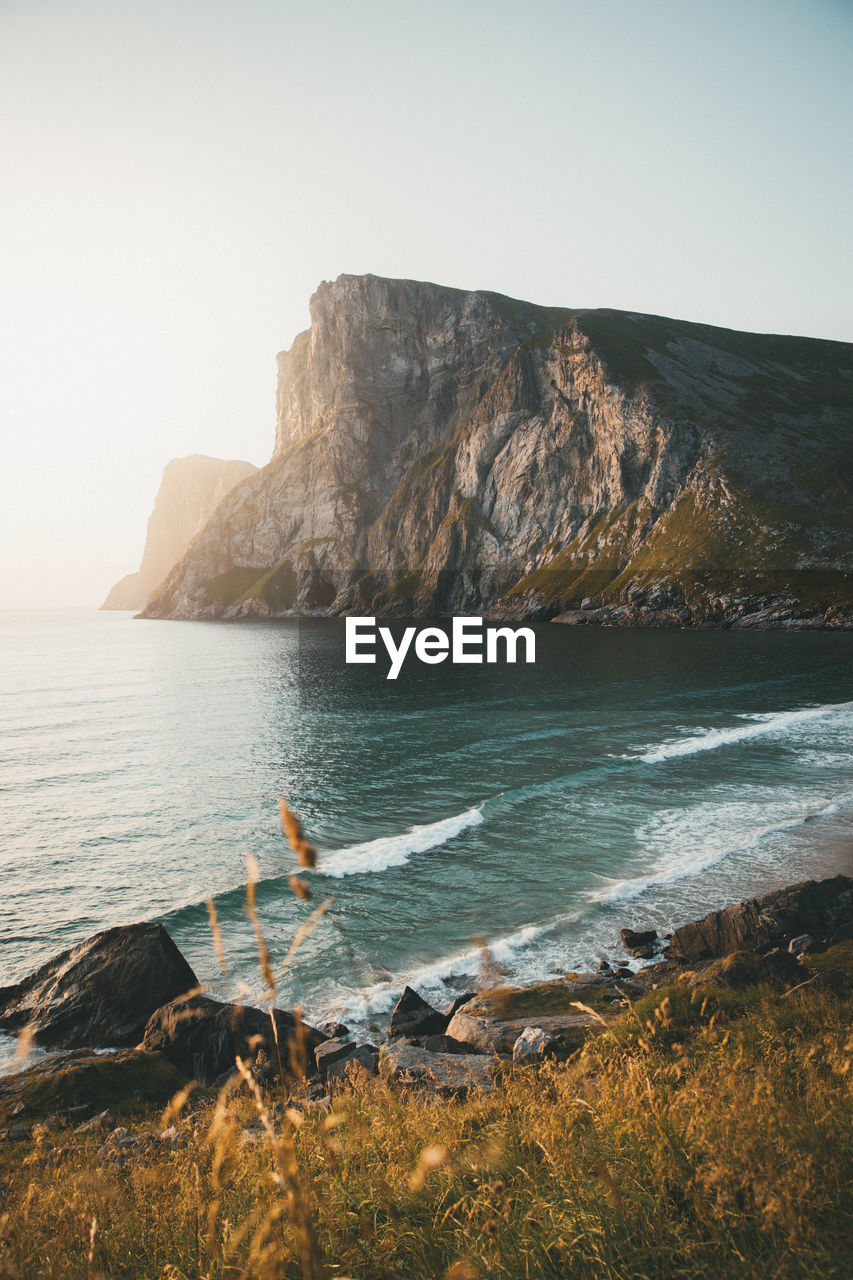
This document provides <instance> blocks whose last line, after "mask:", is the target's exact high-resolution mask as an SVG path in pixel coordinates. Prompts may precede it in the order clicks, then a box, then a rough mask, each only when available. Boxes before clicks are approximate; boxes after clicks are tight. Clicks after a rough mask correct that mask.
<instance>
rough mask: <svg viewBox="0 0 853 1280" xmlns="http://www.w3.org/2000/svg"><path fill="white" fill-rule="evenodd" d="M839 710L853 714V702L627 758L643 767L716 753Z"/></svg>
mask: <svg viewBox="0 0 853 1280" xmlns="http://www.w3.org/2000/svg"><path fill="white" fill-rule="evenodd" d="M839 711H847V712H850V711H853V702H833V703H827V704H826V705H825V706H822V707H806V708H805V709H804V710H802V711H779V712H775V713H773V714H770V715H765V716H762V717H761V718H760V719H759V718H756V719H751V722H750V723H749V724H744V725H736V726H734V727H732V728H730V729H706V730H704V731H703V732H702V733H698V734H694V735H693V736H692V737H689V738H676V739H674V740H672V741H670V742H664V743H661V745H660V746H658V747H655V748H654V750H652V751H646V752H644V753H643V754H641V755H638V756H628V757H625V758H626V759H630V760H640V761H642V762H643V763H644V764H659V763H660V762H661V761H663V760H674V759H677V758H678V757H679V756H692V755H695V754H696V753H697V752H699V751H715V750H716V749H717V748H718V747H728V746H732V745H733V744H734V743H738V742H749V741H750V740H751V739H753V738H759V737H762V736H763V735H765V734H770V733H780V732H784V731H786V730H789V729H792V728H795V727H796V726H797V725H800V724H804V723H806V722H807V721H809V720H819V719H821V718H822V717H824V716H830V715H834V714H835V713H836V712H839Z"/></svg>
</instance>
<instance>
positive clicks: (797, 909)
mask: <svg viewBox="0 0 853 1280" xmlns="http://www.w3.org/2000/svg"><path fill="white" fill-rule="evenodd" d="M804 933H808V934H811V936H812V937H813V938H815V939H817V940H818V941H819V942H820V943H833V942H839V941H841V940H842V939H843V938H850V937H853V879H851V878H850V876H833V877H832V878H831V879H828V880H806V881H804V882H803V883H801V884H795V885H790V886H789V887H788V888H786V889H777V890H775V892H773V893H766V894H763V895H762V896H761V897H759V898H747V899H745V900H744V901H743V902H738V903H735V905H734V906H730V907H725V908H724V909H723V910H722V911H712V912H710V913H709V914H708V915H707V916H704V917H703V918H702V919H701V920H694V921H692V922H691V923H690V924H685V925H682V926H681V928H680V929H676V930H675V932H674V933H673V935H672V939H671V940H670V944H669V947H668V949H667V953H666V954H667V955H668V956H669V957H670V958H671V959H674V960H677V961H680V962H682V963H684V962H686V963H688V964H692V963H694V962H695V961H697V960H704V959H707V958H709V957H713V956H725V955H729V954H730V953H731V952H733V951H763V950H767V949H770V948H772V947H787V945H788V943H789V942H790V941H791V940H792V939H793V938H796V937H798V936H799V935H801V934H804Z"/></svg>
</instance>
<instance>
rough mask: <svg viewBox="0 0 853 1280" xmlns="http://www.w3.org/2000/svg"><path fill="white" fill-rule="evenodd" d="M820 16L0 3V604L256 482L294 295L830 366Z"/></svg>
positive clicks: (838, 195) (647, 0)
mask: <svg viewBox="0 0 853 1280" xmlns="http://www.w3.org/2000/svg"><path fill="white" fill-rule="evenodd" d="M851 37H853V3H851V2H850V0H737V2H736V3H732V2H730V0H702V2H695V0H643V3H639V2H638V0H596V2H595V3H590V0H581V2H576V0H563V2H562V3H561V2H559V0H526V3H523V4H522V3H518V0H512V3H505V2H504V0H482V2H481V0H455V3H446V2H445V0H432V3H430V4H416V3H414V2H413V0H394V2H386V0H362V3H358V2H357V0H349V2H339V0H325V2H318V3H306V2H305V0H298V2H297V3H294V2H292V0H145V3H141V2H140V3H127V2H125V0H100V2H99V0H38V2H35V0H0V119H1V120H2V122H3V123H2V127H0V175H2V177H0V181H2V185H3V192H2V200H0V424H2V455H0V590H1V591H2V594H0V607H28V606H56V607H65V606H74V605H82V606H97V605H98V604H99V603H100V602H101V600H102V599H103V597H104V595H105V594H106V592H107V590H108V588H109V587H110V586H111V584H112V583H113V582H114V581H115V579H117V578H118V577H120V576H121V575H122V574H124V573H126V572H129V571H130V570H133V569H135V568H136V567H137V566H138V562H139V557H140V554H141V552H142V545H143V540H144V533H145V522H146V520H147V517H148V514H149V511H150V509H151V505H152V502H153V498H154V494H155V492H156V489H157V486H158V484H159V479H160V473H161V471H162V468H163V466H164V465H165V463H166V462H167V461H168V460H169V459H170V458H173V457H180V456H184V455H186V454H190V453H209V454H213V455H215V456H219V457H232V458H247V459H249V460H250V461H252V462H255V463H258V464H260V463H263V462H265V461H267V460H268V458H269V455H270V451H271V448H272V442H273V431H274V394H275V377H274V372H275V371H274V355H275V353H276V351H278V350H280V349H282V348H284V347H287V346H289V345H290V343H291V341H292V339H293V337H294V336H295V334H296V333H297V332H299V331H300V330H301V329H303V328H305V327H306V325H307V322H308V299H309V297H310V295H311V293H312V291H313V289H314V288H315V287H316V285H317V284H318V282H319V281H320V280H323V279H333V278H334V277H335V276H337V275H338V274H339V273H340V272H354V273H356V272H368V271H369V272H373V273H375V274H377V275H388V276H407V277H413V278H416V279H428V280H435V281H438V282H440V283H443V284H450V285H456V286H461V287H466V288H481V289H493V290H498V291H500V292H503V293H508V294H511V295H514V296H516V297H521V298H526V299H529V300H531V301H534V302H542V303H551V304H561V305H565V306H585V307H595V306H606V307H621V308H626V309H630V310H637V311H649V312H656V313H659V314H666V315H673V316H679V317H684V318H686V319H693V320H702V321H706V322H710V323H714V324H721V325H726V326H729V327H732V328H742V329H752V330H764V331H775V332H785V333H801V334H809V335H813V336H817V337H828V338H839V339H843V340H845V341H851V340H853V314H852V313H851V308H852V307H853V253H851V238H853V208H852V207H851V205H853V200H851V195H853V177H851V171H853V165H851V161H853V156H851V150H852V149H853V143H851V140H853V77H851V70H850V68H851V53H853V39H851Z"/></svg>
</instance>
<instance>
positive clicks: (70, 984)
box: [0, 923, 198, 1049]
mask: <svg viewBox="0 0 853 1280" xmlns="http://www.w3.org/2000/svg"><path fill="white" fill-rule="evenodd" d="M197 986H198V979H197V978H196V975H195V974H194V973H193V971H192V969H191V968H190V966H189V965H188V964H187V962H186V960H185V959H184V957H183V956H182V955H181V953H180V951H179V950H178V948H177V947H176V946H175V944H174V942H173V941H172V939H171V938H170V937H169V935H168V933H167V932H166V930H165V929H164V928H163V926H162V925H161V924H153V923H141V924H129V925H119V926H117V927H115V928H113V929H105V930H104V931H103V932H102V933H96V934H95V935H94V936H93V937H91V938H87V939H86V941H85V942H80V943H78V945H77V946H75V947H71V948H70V949H69V950H68V951H63V952H62V953H61V954H60V955H58V956H54V958H53V959H52V960H49V961H48V962H47V964H44V965H42V966H41V968H39V969H37V970H36V971H35V973H32V974H30V976H29V977H28V978H24V980H23V981H22V982H18V983H16V984H14V985H13V986H10V987H0V1028H2V1029H3V1030H4V1031H11V1032H16V1031H21V1030H23V1029H24V1027H27V1028H28V1029H29V1031H30V1032H31V1034H32V1036H33V1039H34V1040H35V1042H36V1043H37V1044H40V1045H44V1046H45V1047H47V1048H51V1049H77V1048H90V1049H100V1048H104V1049H114V1048H119V1047H122V1046H129V1045H136V1044H138V1043H139V1041H140V1040H141V1039H142V1035H143V1032H144V1031H145V1024H146V1023H147V1021H148V1019H149V1018H150V1017H151V1015H152V1013H153V1012H154V1011H155V1009H159V1008H160V1006H161V1005H163V1004H167V1003H168V1002H169V1001H170V1000H174V999H176V998H177V997H178V996H182V995H184V994H186V992H188V991H191V990H193V989H194V988H196V987H197Z"/></svg>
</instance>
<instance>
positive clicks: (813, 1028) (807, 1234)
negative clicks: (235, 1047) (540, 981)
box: [0, 943, 853, 1280]
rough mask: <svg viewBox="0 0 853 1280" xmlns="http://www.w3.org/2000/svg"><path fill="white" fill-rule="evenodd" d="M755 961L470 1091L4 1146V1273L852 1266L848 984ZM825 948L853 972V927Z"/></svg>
mask: <svg viewBox="0 0 853 1280" xmlns="http://www.w3.org/2000/svg"><path fill="white" fill-rule="evenodd" d="M746 961H747V962H746V963H745V965H742V966H738V965H737V964H734V963H732V962H731V961H729V962H726V964H725V966H724V969H725V972H724V973H723V974H722V975H720V976H718V978H717V980H716V981H711V982H706V983H705V984H704V985H698V986H694V987H690V986H688V985H687V984H685V983H682V984H678V985H675V986H673V987H671V988H668V989H666V990H660V991H654V992H652V993H650V994H649V995H648V996H647V997H645V998H644V999H643V1000H642V1001H640V1002H639V1003H638V1004H635V1005H634V1006H633V1007H632V1008H629V1009H626V1010H625V1011H624V1013H623V1014H622V1015H621V1016H620V1017H619V1018H618V1020H617V1021H616V1022H615V1023H614V1024H613V1025H612V1027H611V1028H610V1030H609V1031H608V1032H607V1033H606V1034H603V1035H601V1036H598V1037H596V1038H594V1039H592V1040H591V1041H589V1042H588V1043H587V1046H586V1048H585V1049H584V1050H583V1051H581V1052H580V1053H578V1054H576V1055H575V1057H574V1058H572V1059H571V1060H569V1062H567V1063H564V1064H549V1063H546V1064H543V1065H542V1066H541V1067H539V1068H527V1069H510V1070H509V1071H508V1073H507V1075H506V1077H505V1079H504V1081H503V1083H502V1084H501V1085H500V1086H499V1087H498V1088H497V1089H496V1090H495V1092H493V1093H491V1094H487V1095H477V1096H474V1097H471V1098H469V1099H468V1100H467V1101H463V1102H446V1101H436V1100H430V1099H427V1098H423V1097H417V1096H413V1095H409V1096H406V1095H401V1094H400V1093H398V1092H394V1091H391V1090H389V1089H388V1088H387V1086H386V1085H384V1084H383V1083H382V1082H381V1081H379V1080H377V1079H366V1078H362V1079H360V1080H359V1081H357V1082H356V1085H355V1087H352V1088H350V1087H347V1088H345V1089H342V1090H341V1091H340V1092H339V1093H338V1094H337V1095H336V1097H335V1099H334V1102H333V1107H332V1111H331V1113H324V1112H317V1111H314V1112H308V1113H306V1115H305V1117H304V1118H303V1119H302V1120H301V1121H300V1119H299V1116H297V1115H294V1120H295V1121H297V1122H298V1123H296V1124H291V1121H289V1120H288V1119H287V1118H286V1117H285V1118H283V1120H282V1123H283V1125H284V1132H285V1133H286V1134H287V1135H289V1136H288V1137H287V1138H286V1140H285V1141H284V1142H281V1143H277V1142H274V1141H272V1140H271V1139H270V1138H269V1137H262V1138H261V1139H260V1140H257V1141H253V1142H250V1143H249V1144H246V1145H240V1144H239V1135H240V1132H241V1129H242V1125H243V1124H249V1125H252V1124H254V1125H255V1126H257V1125H258V1119H257V1116H256V1115H254V1118H253V1110H252V1103H251V1100H250V1099H249V1100H247V1099H243V1100H240V1101H238V1102H235V1103H232V1104H231V1105H232V1108H233V1110H232V1113H231V1114H230V1115H229V1114H225V1112H224V1111H220V1112H219V1113H218V1115H217V1113H216V1103H215V1101H214V1100H213V1099H211V1098H210V1097H206V1096H204V1095H201V1096H199V1098H198V1099H196V1100H192V1099H191V1100H190V1103H189V1105H188V1108H185V1110H184V1113H183V1116H182V1118H181V1120H180V1121H179V1124H180V1125H181V1126H182V1127H183V1129H184V1131H185V1132H186V1134H187V1138H188V1145H187V1146H186V1147H185V1148H183V1149H182V1150H179V1151H177V1152H174V1153H171V1154H162V1153H161V1154H159V1155H157V1156H153V1157H152V1158H151V1159H150V1160H149V1161H147V1162H146V1161H142V1162H139V1163H137V1164H134V1165H131V1166H130V1167H129V1168H127V1169H125V1170H122V1171H119V1172H116V1171H115V1169H114V1168H112V1167H111V1166H109V1165H106V1166H104V1167H99V1166H98V1163H97V1160H96V1158H95V1152H96V1150H97V1147H98V1144H99V1143H100V1141H101V1140H102V1139H101V1138H100V1137H94V1138H93V1137H91V1136H89V1137H83V1136H81V1137H74V1138H71V1139H69V1138H68V1137H67V1136H63V1135H61V1134H56V1133H50V1132H45V1133H42V1134H40V1135H39V1134H38V1133H37V1134H36V1140H35V1141H34V1142H30V1143H11V1142H6V1143H2V1144H0V1180H2V1182H3V1184H4V1188H3V1189H4V1200H5V1205H4V1208H3V1212H2V1214H1V1215H0V1228H1V1229H0V1241H2V1243H0V1275H4V1276H7V1277H11V1276H20V1277H27V1280H36V1278H37V1277H58V1276H67V1277H88V1278H91V1277H93V1276H100V1275H107V1276H111V1277H128V1278H131V1277H132V1278H134V1280H136V1278H140V1280H141V1277H146V1278H153V1277H155V1276H163V1277H171V1280H199V1278H201V1277H204V1278H207V1280H213V1278H214V1277H223V1278H225V1277H229V1278H230V1280H237V1277H241V1278H242V1277H246V1278H248V1277H252V1278H253V1280H254V1278H257V1277H273V1276H276V1277H278V1276H293V1277H299V1276H321V1275H326V1276H342V1275H347V1276H353V1277H360V1278H362V1280H391V1278H392V1277H406V1278H407V1280H427V1278H429V1280H432V1278H433V1277H442V1276H447V1277H452V1278H454V1280H466V1278H467V1280H474V1277H487V1276H488V1277H506V1278H507V1280H510V1278H512V1280H518V1277H522V1276H530V1277H539V1276H542V1277H566V1276H571V1277H582V1278H587V1277H588V1278H589V1280H627V1278H628V1277H636V1278H637V1280H640V1278H641V1277H660V1278H661V1280H663V1278H664V1277H666V1278H670V1277H679V1278H680V1280H687V1278H691V1280H692V1278H694V1277H695V1278H697V1280H698V1278H699V1277H702V1278H706V1277H707V1280H727V1278H729V1277H731V1280H735V1278H737V1280H743V1277H746V1276H748V1277H750V1278H751V1280H763V1278H766V1280H771V1277H773V1278H774V1280H776V1278H781V1280H794V1278H795V1277H797V1278H799V1277H802V1278H803V1280H805V1278H806V1277H808V1278H810V1280H813V1278H814V1277H825V1278H826V1280H829V1278H830V1277H833V1278H835V1277H838V1278H839V1280H840V1278H841V1277H842V1276H847V1275H849V1274H851V1271H853V1245H851V1242H853V1207H851V1202H850V1198H849V1192H848V1188H849V1185H850V1176H851V1173H852V1172H853V1141H851V1139H853V1097H851V1080H853V1071H851V1055H852V1054H853V1040H851V1029H850V1027H851V1014H853V999H851V996H850V987H849V985H848V986H847V987H846V988H844V987H842V988H840V989H839V990H836V991H834V992H833V991H832V990H822V989H819V988H815V987H807V988H805V989H804V990H803V991H801V992H794V993H792V994H790V995H788V996H783V995H781V994H780V992H779V990H778V989H773V988H772V987H770V986H762V985H756V983H755V979H756V976H757V975H756V973H755V971H754V970H753V969H752V968H751V965H750V963H749V962H750V961H751V958H750V957H747V958H746ZM809 964H810V965H811V966H812V967H813V968H815V969H820V968H823V969H827V968H836V969H837V968H839V967H845V968H846V969H847V971H848V973H849V974H851V976H853V946H851V944H850V943H845V944H841V945H839V946H838V947H835V948H833V949H832V950H831V951H830V952H827V953H825V954H824V955H823V956H818V957H814V958H813V959H812V960H810V961H809ZM528 1012H530V1014H531V1016H533V1015H534V1014H535V1010H529V1011H528ZM525 1016H526V1015H525ZM268 1101H269V1102H274V1101H275V1099H269V1100H268ZM158 1121H159V1117H156V1118H155V1117H152V1116H150V1115H149V1116H148V1117H147V1118H145V1117H137V1119H136V1120H135V1121H132V1122H131V1128H133V1127H134V1126H136V1127H139V1128H147V1129H148V1130H150V1129H151V1128H152V1126H155V1127H156V1125H157V1123H158ZM211 1126H212V1131H213V1137H212V1138H211ZM291 1143H292V1145H291ZM61 1145H64V1146H66V1147H68V1148H69V1150H68V1152H67V1153H66V1154H65V1156H64V1158H62V1160H61V1162H59V1163H57V1157H56V1156H51V1151H52V1149H53V1148H55V1147H58V1146H61ZM294 1221H296V1223H297V1224H299V1223H300V1222H301V1223H302V1225H301V1226H299V1225H297V1226H296V1227H294V1225H293V1224H294ZM306 1222H307V1223H308V1225H307V1226H306V1225H305V1224H306Z"/></svg>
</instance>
